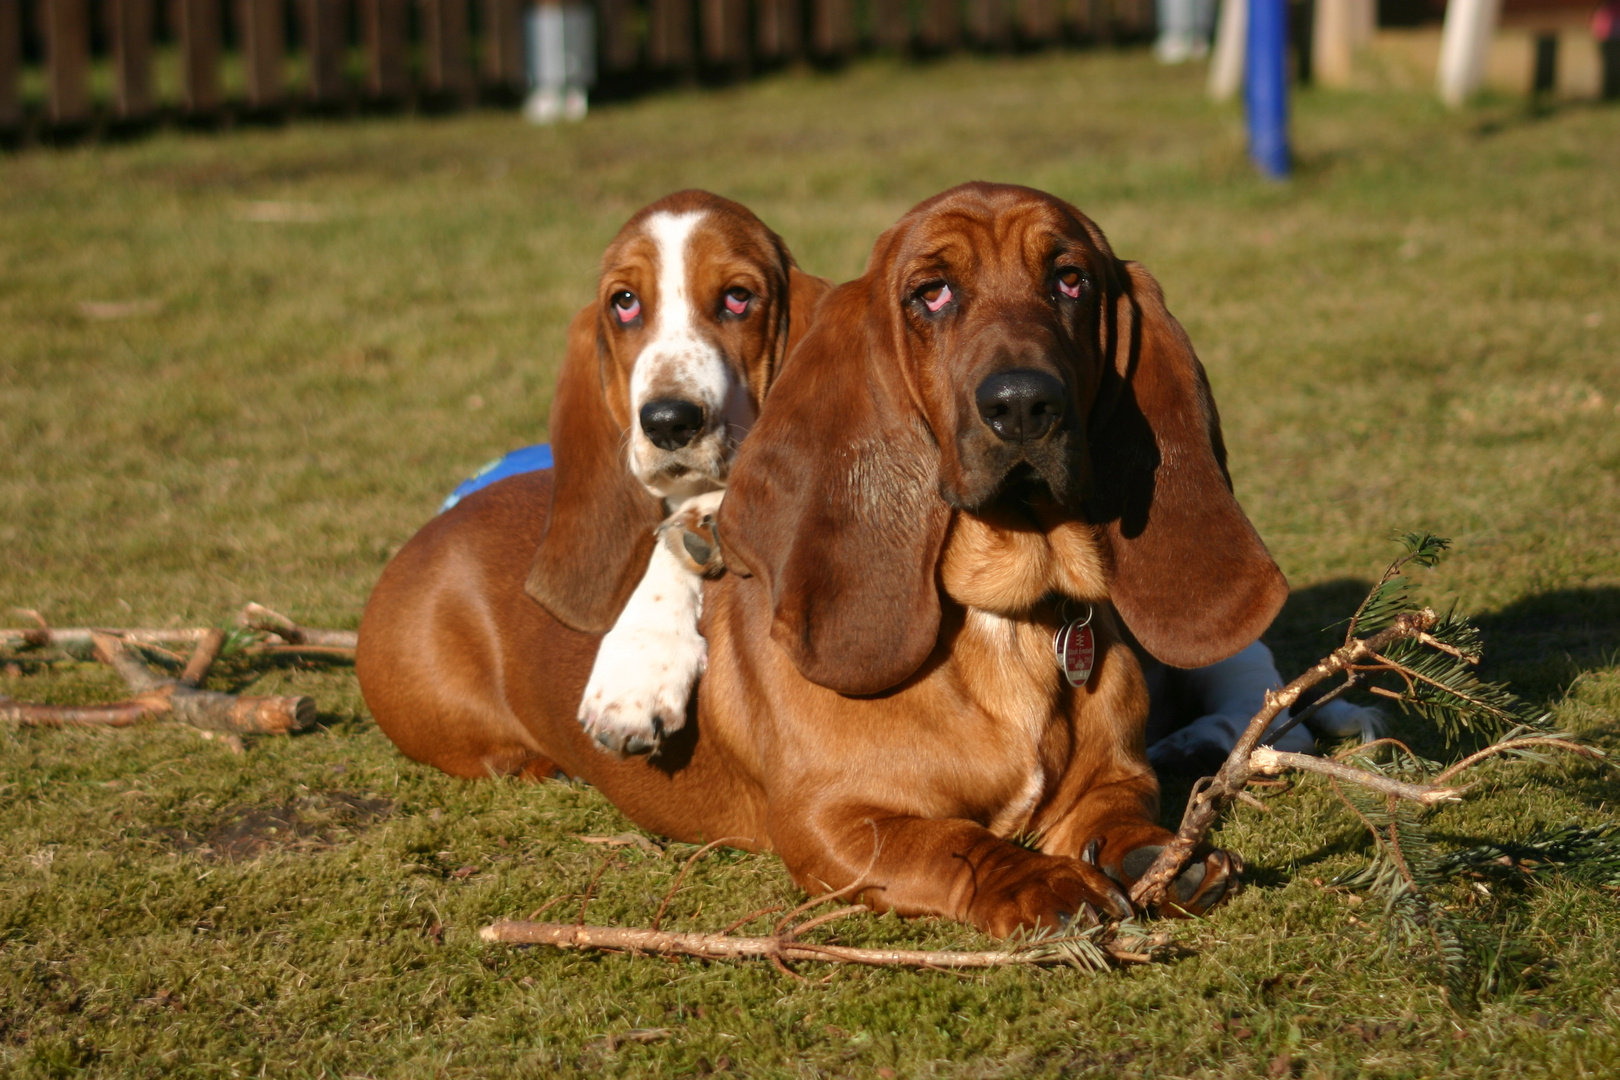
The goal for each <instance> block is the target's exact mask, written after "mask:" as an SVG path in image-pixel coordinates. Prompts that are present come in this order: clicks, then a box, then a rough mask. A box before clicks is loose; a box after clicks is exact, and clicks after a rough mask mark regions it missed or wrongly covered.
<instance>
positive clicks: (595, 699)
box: [361, 190, 831, 775]
mask: <svg viewBox="0 0 1620 1080" xmlns="http://www.w3.org/2000/svg"><path fill="white" fill-rule="evenodd" d="M830 287H831V283H830V282H827V281H825V280H823V279H821V278H817V277H812V276H810V275H808V274H804V273H802V272H801V271H800V270H799V269H798V268H797V267H796V266H795V265H794V261H793V257H792V255H791V254H790V253H789V251H788V249H787V247H786V245H785V244H783V243H782V240H781V238H780V237H778V236H777V235H776V234H775V233H774V232H772V231H771V230H770V229H769V228H767V227H766V226H765V224H764V223H763V222H761V221H760V220H759V218H758V217H756V216H755V215H754V214H753V213H752V212H751V211H750V210H748V209H747V208H746V207H744V206H742V205H740V204H738V203H735V202H732V201H731V200H729V199H724V198H721V197H720V196H718V195H714V194H711V193H709V192H706V191H696V190H689V191H679V192H676V193H674V194H672V195H668V196H666V197H664V198H662V199H659V200H658V201H657V202H655V203H652V204H651V205H649V206H647V207H645V208H644V209H642V210H641V211H639V212H638V213H636V214H635V215H634V216H633V217H631V218H630V220H629V221H628V222H626V223H625V225H624V227H623V228H621V229H620V230H619V233H618V235H617V236H615V237H614V239H613V241H612V243H610V244H609V245H608V248H607V250H606V252H605V253H604V254H603V257H602V269H601V273H600V275H599V277H598V283H597V298H596V300H595V301H594V302H592V303H590V304H588V305H586V306H585V307H584V308H583V309H582V310H581V311H580V312H579V314H578V315H576V316H575V317H574V320H573V322H572V324H571V325H570V326H569V331H568V349H567V354H566V356H565V358H564V361H563V369H562V372H561V375H560V378H559V381H558V386H557V392H556V395H555V397H554V398H553V401H552V419H551V427H550V434H551V446H552V453H553V456H554V458H555V460H556V462H557V466H556V470H555V476H556V480H557V482H556V485H555V487H554V490H553V492H552V494H551V497H550V499H549V508H548V504H547V503H546V502H542V503H540V504H539V505H538V506H537V507H536V508H535V511H536V513H538V514H540V515H542V517H541V518H540V519H539V520H545V521H547V522H548V528H547V529H546V531H545V533H544V536H543V538H542V539H541V541H540V543H539V545H538V551H537V552H535V553H534V560H533V565H532V567H531V569H530V572H529V574H528V576H527V581H526V588H527V590H528V592H529V593H530V594H531V595H532V596H533V597H534V598H535V599H536V600H537V601H539V603H540V604H541V605H543V606H544V607H545V609H546V610H547V611H548V612H549V613H550V614H551V615H552V617H554V618H556V619H557V620H558V621H559V622H562V623H564V624H565V625H567V626H570V627H573V628H574V629H576V630H581V631H587V632H594V633H602V632H604V631H606V632H607V636H606V638H605V639H604V641H603V645H602V648H601V650H600V652H599V653H598V656H597V663H596V668H595V670H594V671H593V674H592V678H591V681H590V683H589V685H588V686H587V689H586V692H585V694H584V695H583V699H582V701H581V704H580V710H579V719H580V722H581V723H582V724H583V725H584V726H585V728H586V730H587V731H589V732H590V733H591V734H592V735H593V736H594V737H596V738H597V739H598V740H599V742H600V743H601V744H602V745H603V746H604V747H607V748H609V749H612V750H614V751H637V750H645V749H649V748H651V747H652V746H653V745H655V744H656V742H657V741H658V739H659V738H660V737H661V736H662V734H663V733H665V732H667V731H673V730H675V729H678V728H679V727H680V726H681V725H682V724H683V723H684V722H685V718H686V711H687V700H688V698H689V697H690V694H691V690H692V685H693V683H694V682H695V681H696V679H697V676H698V674H699V673H700V672H701V671H702V668H703V662H704V652H705V646H704V642H703V638H702V637H701V635H700V634H699V633H698V626H697V622H698V615H699V612H700V603H701V601H700V593H699V583H698V579H697V578H696V577H695V576H694V575H692V574H691V573H689V572H688V571H687V570H686V569H685V568H684V567H683V566H682V565H681V563H680V561H679V560H678V559H677V558H676V557H674V556H673V554H672V553H671V552H670V551H669V550H668V549H667V548H665V547H664V546H663V545H654V543H653V533H654V530H655V528H656V527H657V526H658V524H659V522H660V521H662V520H663V519H664V517H665V516H666V515H667V514H669V513H671V512H672V511H675V510H677V509H681V508H693V509H694V510H695V511H698V512H701V511H710V512H712V509H713V507H714V506H715V505H717V502H718V498H719V490H720V489H722V488H724V486H725V483H726V478H727V474H728V472H729V470H730V467H731V462H732V458H733V456H734V455H735V452H736V447H737V442H738V440H740V439H741V438H742V437H743V435H744V434H746V433H747V431H748V428H749V427H750V426H751V425H752V424H753V422H754V419H755V417H756V416H757V415H758V412H759V406H760V401H761V399H762V398H763V396H764V394H765V390H766V388H767V387H768V386H769V384H770V380H771V378H772V376H773V374H774V373H775V372H776V370H777V369H778V368H779V367H780V366H781V363H782V360H783V357H784V356H786V354H787V350H788V349H789V347H790V346H791V345H792V344H793V343H794V342H795V341H796V340H797V339H798V338H799V337H801V336H802V335H803V331H804V328H805V327H806V326H807V325H808V323H809V319H810V313H811V311H812V310H813V308H814V306H815V303H816V301H818V300H819V299H820V298H821V297H822V295H824V294H825V293H826V291H827V290H828V289H829V288H830ZM368 610H369V609H368ZM610 628H611V629H610ZM365 629H366V627H365V626H364V625H363V626H362V635H361V639H362V646H361V648H362V651H364V652H369V651H370V650H369V649H367V647H366V646H367V640H366V639H367V637H368V635H367V634H366V633H365ZM649 658H652V659H651V660H650V661H649ZM363 684H364V680H363ZM383 722H384V725H385V726H384V730H387V731H389V734H390V735H393V734H394V732H393V730H391V729H390V728H389V727H388V724H389V723H391V722H392V717H391V716H390V718H389V720H388V721H383ZM410 736H411V732H410V730H408V729H406V730H401V732H400V735H399V736H398V737H396V738H395V741H396V742H399V743H400V745H401V747H402V748H404V749H405V750H406V752H407V753H409V754H411V755H412V756H413V757H417V758H419V759H420V760H432V759H433V758H434V757H435V756H436V755H437V754H439V753H441V752H442V748H436V747H430V746H418V745H417V744H415V743H414V742H412V741H411V738H410ZM401 739H404V740H405V741H401ZM424 755H426V756H424ZM522 767H523V766H522V763H521V761H519V760H517V759H513V758H510V757H502V756H501V755H499V754H497V755H495V756H494V757H492V758H491V759H490V760H488V761H472V760H467V761H462V762H460V765H459V768H460V770H461V773H462V775H487V774H488V773H489V772H490V771H493V772H496V773H501V772H505V771H509V770H512V769H521V768H522Z"/></svg>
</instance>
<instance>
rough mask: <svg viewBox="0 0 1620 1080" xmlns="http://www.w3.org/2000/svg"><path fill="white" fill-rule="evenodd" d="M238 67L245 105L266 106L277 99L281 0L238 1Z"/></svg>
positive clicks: (283, 46) (283, 53)
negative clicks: (242, 73)
mask: <svg viewBox="0 0 1620 1080" xmlns="http://www.w3.org/2000/svg"><path fill="white" fill-rule="evenodd" d="M237 10H238V11H239V12H240V13H241V20H240V25H241V34H242V67H243V69H244V71H245V73H246V75H247V99H248V104H249V105H252V106H253V107H254V108H256V109H264V108H268V107H270V106H272V105H276V104H278V103H280V101H281V91H282V83H283V79H284V78H285V75H284V70H283V69H284V68H285V66H286V58H287V42H286V36H285V34H286V32H285V31H284V30H283V29H282V25H283V24H282V19H283V16H284V14H285V13H284V12H283V10H282V7H281V0H241V4H240V6H239V7H238V8H237Z"/></svg>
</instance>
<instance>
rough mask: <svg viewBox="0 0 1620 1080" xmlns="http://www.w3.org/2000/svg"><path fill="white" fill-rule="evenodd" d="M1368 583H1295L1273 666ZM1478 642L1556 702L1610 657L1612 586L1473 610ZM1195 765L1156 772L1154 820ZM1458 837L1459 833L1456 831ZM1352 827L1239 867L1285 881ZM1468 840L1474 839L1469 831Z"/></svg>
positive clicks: (1420, 745)
mask: <svg viewBox="0 0 1620 1080" xmlns="http://www.w3.org/2000/svg"><path fill="white" fill-rule="evenodd" d="M1371 585H1372V583H1371V582H1370V581H1367V580H1362V579H1359V578H1339V579H1335V580H1333V581H1327V582H1323V583H1321V584H1318V585H1313V586H1311V587H1309V588H1305V589H1300V590H1298V591H1296V592H1294V593H1293V594H1291V595H1290V596H1289V598H1288V603H1287V604H1286V605H1285V606H1284V608H1283V610H1282V612H1281V613H1280V614H1279V615H1278V616H1277V619H1276V621H1275V622H1274V623H1273V624H1272V626H1271V629H1270V631H1268V632H1267V634H1266V642H1267V644H1269V645H1270V646H1271V649H1272V651H1273V652H1274V653H1275V654H1276V657H1277V666H1278V670H1279V671H1280V672H1281V673H1282V676H1283V678H1284V679H1291V678H1293V677H1294V676H1296V675H1297V674H1299V673H1300V672H1302V671H1304V670H1305V669H1306V668H1307V667H1308V666H1309V665H1311V664H1313V663H1315V662H1316V661H1317V660H1319V659H1320V658H1322V657H1323V656H1326V655H1327V654H1328V653H1329V652H1331V651H1332V650H1333V648H1335V647H1336V646H1337V645H1338V644H1340V643H1341V642H1342V641H1343V634H1344V624H1345V621H1346V620H1347V619H1348V618H1349V616H1350V615H1351V614H1352V613H1353V612H1354V611H1355V610H1356V607H1357V606H1358V605H1359V604H1360V603H1361V600H1362V598H1363V597H1365V596H1366V594H1367V591H1368V589H1370V588H1371ZM1474 623H1475V625H1476V626H1478V627H1479V628H1480V631H1481V633H1482V635H1483V637H1484V642H1485V658H1484V661H1483V663H1482V664H1481V671H1480V675H1481V677H1482V678H1484V679H1486V680H1488V681H1491V682H1503V683H1506V684H1507V685H1508V686H1509V687H1510V688H1511V689H1512V690H1513V692H1514V693H1516V694H1517V695H1518V696H1519V697H1521V698H1523V699H1524V700H1526V701H1528V702H1530V703H1532V704H1534V705H1544V706H1551V705H1553V704H1556V703H1557V702H1558V701H1560V700H1561V699H1562V698H1563V697H1564V696H1565V694H1566V693H1568V691H1569V689H1570V688H1571V687H1572V686H1573V685H1574V683H1575V681H1576V680H1577V679H1579V678H1580V677H1581V676H1583V675H1585V674H1587V673H1590V672H1595V671H1602V670H1605V669H1608V668H1612V667H1615V666H1616V664H1617V663H1620V588H1616V587H1612V586H1600V587H1594V588H1586V589H1578V588H1571V589H1554V590H1551V591H1548V592H1545V593H1538V594H1536V595H1533V596H1527V597H1524V598H1523V599H1521V600H1518V601H1515V602H1514V603H1512V604H1509V605H1508V606H1507V607H1504V608H1502V609H1500V610H1498V611H1493V612H1488V613H1486V614H1482V615H1476V616H1474ZM1364 700H1367V701H1369V702H1374V703H1376V704H1379V705H1380V706H1381V707H1383V709H1384V711H1385V713H1386V714H1387V715H1389V716H1390V721H1391V725H1390V727H1391V731H1390V734H1392V735H1394V736H1395V737H1397V738H1399V739H1401V740H1403V741H1405V742H1407V743H1408V745H1410V746H1411V747H1412V748H1413V749H1414V750H1415V751H1416V752H1418V753H1419V754H1422V755H1424V756H1425V757H1429V758H1432V759H1435V760H1440V761H1448V760H1453V759H1455V758H1457V757H1460V756H1461V755H1462V754H1463V753H1466V752H1468V751H1469V750H1471V749H1473V748H1474V747H1475V745H1476V740H1475V739H1473V738H1464V739H1463V740H1461V742H1460V743H1457V744H1453V745H1451V746H1447V745H1446V743H1445V741H1444V739H1443V738H1442V737H1441V735H1440V733H1439V732H1437V731H1435V730H1434V729H1433V728H1432V727H1430V726H1428V725H1423V724H1419V723H1418V722H1416V721H1413V720H1411V719H1409V718H1407V717H1405V716H1403V715H1401V714H1400V713H1399V710H1398V709H1396V708H1394V707H1392V706H1390V705H1389V703H1387V702H1376V701H1375V699H1372V698H1364ZM1596 734H1598V735H1599V736H1600V737H1601V736H1605V735H1608V736H1613V735H1615V734H1620V724H1610V725H1608V726H1607V727H1605V728H1602V729H1600V730H1599V731H1598V732H1597V733H1596ZM1196 779H1197V775H1195V774H1190V773H1187V774H1183V773H1163V774H1161V775H1160V784H1161V791H1162V796H1161V804H1160V805H1161V811H1160V818H1161V822H1162V823H1163V824H1164V825H1165V827H1166V828H1170V829H1174V828H1176V827H1177V826H1178V825H1179V824H1180V821H1181V813H1182V808H1184V807H1185V806H1186V805H1187V798H1188V796H1189V795H1190V794H1191V791H1192V785H1193V783H1194V782H1195V780H1196ZM1563 790H1564V791H1565V792H1566V793H1568V794H1570V795H1573V796H1575V797H1576V798H1578V799H1579V800H1580V801H1582V802H1585V803H1588V804H1590V805H1593V806H1596V805H1598V804H1599V803H1601V802H1603V801H1605V800H1613V799H1614V798H1616V795H1617V783H1616V780H1615V778H1614V777H1613V775H1612V774H1609V773H1607V772H1598V773H1596V774H1584V773H1583V774H1579V775H1575V776H1571V777H1567V778H1566V780H1565V783H1564V788H1563ZM1461 839H1462V840H1463V841H1467V840H1469V838H1461ZM1364 840H1365V836H1364V835H1363V834H1361V833H1360V832H1359V831H1354V830H1352V831H1350V832H1347V833H1346V834H1345V835H1343V836H1340V837H1337V838H1334V839H1330V840H1327V841H1326V842H1324V843H1323V844H1322V845H1321V846H1320V847H1319V848H1318V849H1317V850H1315V851H1313V852H1311V853H1310V854H1309V855H1306V856H1304V857H1302V858H1300V859H1298V860H1295V861H1294V862H1293V864H1292V866H1291V869H1290V871H1289V872H1285V871H1283V870H1281V869H1278V868H1272V867H1262V866H1251V867H1250V868H1249V870H1248V871H1246V876H1247V877H1248V879H1249V880H1250V881H1251V883H1253V884H1256V885H1259V886H1262V887H1267V888H1269V887H1273V886H1280V885H1283V884H1286V883H1287V882H1288V880H1289V879H1290V877H1292V876H1293V875H1294V874H1297V873H1299V872H1300V871H1302V870H1304V869H1305V868H1307V867H1310V866H1313V865H1315V864H1318V863H1321V862H1324V861H1327V860H1329V859H1331V858H1333V857H1334V856H1337V855H1341V854H1344V853H1346V852H1348V851H1352V850H1356V849H1359V848H1360V847H1362V846H1363V843H1364ZM1473 842H1479V843H1483V842H1484V841H1483V840H1479V839H1477V838H1476V839H1474V840H1473Z"/></svg>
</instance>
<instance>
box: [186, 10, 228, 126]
mask: <svg viewBox="0 0 1620 1080" xmlns="http://www.w3.org/2000/svg"><path fill="white" fill-rule="evenodd" d="M175 2H176V4H177V7H178V11H179V22H180V72H181V80H180V81H181V96H182V99H183V102H184V104H185V108H186V111H187V112H189V113H193V114H195V113H207V112H213V111H214V110H215V109H217V108H219V32H220V27H219V0H175Z"/></svg>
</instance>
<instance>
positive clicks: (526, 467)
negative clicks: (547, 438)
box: [439, 443, 551, 514]
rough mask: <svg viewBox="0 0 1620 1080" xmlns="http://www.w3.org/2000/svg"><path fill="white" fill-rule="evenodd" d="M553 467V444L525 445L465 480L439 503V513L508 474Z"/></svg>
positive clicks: (514, 474) (513, 474) (503, 478)
mask: <svg viewBox="0 0 1620 1080" xmlns="http://www.w3.org/2000/svg"><path fill="white" fill-rule="evenodd" d="M549 468H551V444H550V443H541V444H539V445H538V446H525V447H523V448H522V449H521V450H514V451H512V452H511V453H510V454H507V455H506V456H505V457H503V458H496V459H495V460H494V461H491V462H489V463H488V464H487V465H485V466H484V467H483V468H481V469H479V470H478V471H477V472H475V473H473V474H472V476H471V477H470V478H468V479H466V480H463V481H462V482H461V483H460V484H459V485H458V486H457V487H456V490H454V491H452V492H451V493H450V495H449V497H448V498H446V499H445V500H444V502H443V503H441V504H440V505H439V513H441V514H442V513H444V512H445V511H446V510H448V509H450V508H451V507H452V506H454V505H456V503H458V502H460V501H461V500H462V499H465V498H466V497H467V496H468V495H471V494H472V493H473V492H475V491H477V490H478V489H479V488H487V487H489V485H491V484H493V483H494V482H495V481H497V480H505V479H506V478H507V477H508V476H517V475H518V474H519V473H530V472H539V471H540V470H541V469H549Z"/></svg>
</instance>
